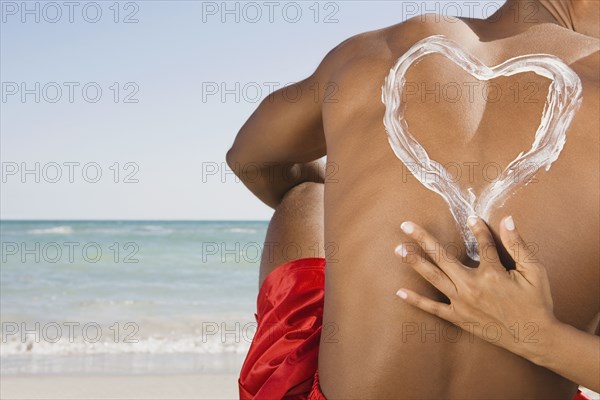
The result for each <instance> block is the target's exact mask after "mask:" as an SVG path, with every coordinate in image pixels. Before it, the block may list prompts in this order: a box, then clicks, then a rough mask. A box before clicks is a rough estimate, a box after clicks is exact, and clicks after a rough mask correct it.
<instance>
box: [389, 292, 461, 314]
mask: <svg viewBox="0 0 600 400" xmlns="http://www.w3.org/2000/svg"><path fill="white" fill-rule="evenodd" d="M396 295H397V296H398V297H400V298H401V299H403V300H404V301H406V302H407V303H408V304H412V305H413V306H415V307H417V308H420V309H421V310H423V311H425V312H428V313H429V314H432V315H435V316H437V317H440V318H443V319H445V320H446V321H450V322H452V307H451V306H450V305H449V304H446V303H440V302H439V301H434V300H431V299H428V298H427V297H425V296H421V295H420V294H417V293H415V292H413V291H412V290H408V289H404V288H403V289H400V290H398V292H396Z"/></svg>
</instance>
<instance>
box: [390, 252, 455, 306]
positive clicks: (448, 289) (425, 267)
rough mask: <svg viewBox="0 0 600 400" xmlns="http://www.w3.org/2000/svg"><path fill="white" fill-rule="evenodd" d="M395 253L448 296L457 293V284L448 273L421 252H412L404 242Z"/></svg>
mask: <svg viewBox="0 0 600 400" xmlns="http://www.w3.org/2000/svg"><path fill="white" fill-rule="evenodd" d="M395 253H396V255H397V256H398V257H400V258H401V259H402V262H404V263H405V264H408V265H410V266H411V267H412V269H414V270H415V271H416V272H417V273H418V274H419V275H421V276H422V277H423V278H425V280H427V281H428V282H429V283H431V284H432V285H433V286H434V287H435V288H436V289H438V290H439V291H440V292H442V293H444V294H445V295H446V296H452V295H454V294H455V293H456V286H455V285H454V283H453V282H452V280H451V279H450V278H449V277H448V275H446V274H445V273H444V272H443V271H442V270H441V269H439V268H438V267H437V266H435V265H434V264H432V263H430V262H429V261H427V260H426V259H425V258H424V257H422V256H421V255H420V254H419V253H417V254H410V253H409V251H408V250H407V246H406V245H404V244H401V245H399V246H398V247H396V250H395Z"/></svg>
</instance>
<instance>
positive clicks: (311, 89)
mask: <svg viewBox="0 0 600 400" xmlns="http://www.w3.org/2000/svg"><path fill="white" fill-rule="evenodd" d="M321 84H322V83H321V82H319V76H318V75H317V74H316V73H315V74H314V75H313V76H311V77H310V78H308V79H306V80H304V81H301V82H299V83H297V84H295V85H292V86H288V87H286V88H283V89H280V90H277V91H276V92H274V93H272V94H271V95H269V96H268V97H267V98H266V99H264V100H263V101H262V103H261V104H260V106H259V107H258V109H257V110H256V111H254V113H253V114H252V116H250V118H249V119H248V121H247V122H246V123H245V124H244V126H242V128H241V129H240V131H239V133H238V135H237V137H236V139H235V142H234V143H233V146H232V147H231V149H230V150H229V151H228V152H227V164H228V165H229V167H230V168H231V169H232V170H233V171H234V172H235V173H236V175H237V176H238V177H240V179H241V180H242V182H243V183H244V184H245V185H246V186H247V187H248V189H250V191H252V193H254V194H255V195H256V196H257V197H258V198H259V199H260V200H262V201H263V202H264V203H266V204H267V205H269V206H271V207H276V206H277V205H278V204H279V202H280V201H281V199H282V198H283V195H284V194H285V193H286V192H287V191H288V190H289V189H291V188H292V187H294V186H296V185H298V184H300V183H303V182H307V181H314V182H321V183H322V182H324V177H323V175H324V172H323V171H320V168H319V167H318V166H319V163H318V162H314V161H315V160H317V159H319V158H321V157H323V156H324V155H325V154H326V145H325V134H324V131H323V121H322V114H321V101H320V96H316V93H315V90H317V89H318V88H319V86H320V85H321ZM317 93H318V92H317ZM321 169H322V168H321Z"/></svg>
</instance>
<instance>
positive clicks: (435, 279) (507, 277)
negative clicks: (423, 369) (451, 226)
mask: <svg viewBox="0 0 600 400" xmlns="http://www.w3.org/2000/svg"><path fill="white" fill-rule="evenodd" d="M468 225H469V228H470V229H471V231H472V232H473V234H474V236H475V237H476V239H477V242H478V245H479V255H480V259H481V262H480V264H479V267H478V268H469V267H467V266H465V265H463V264H462V263H460V262H459V261H458V260H457V259H456V258H453V257H451V256H450V255H449V254H447V252H445V251H444V247H443V246H442V244H440V243H439V242H438V241H437V239H436V238H435V237H433V236H432V235H431V234H429V233H428V232H427V231H426V230H425V229H423V228H422V227H420V226H418V225H417V224H415V223H413V222H404V223H403V224H402V226H401V228H402V230H403V231H404V233H406V234H407V235H408V236H410V237H411V238H412V239H414V240H415V241H416V242H417V244H418V246H416V245H414V244H412V245H411V244H408V243H407V244H401V245H400V246H398V247H397V248H396V254H397V255H398V256H399V257H401V258H402V260H403V261H404V262H405V263H406V264H408V265H410V266H411V267H412V268H413V269H414V270H415V271H416V272H418V273H419V274H420V275H421V276H423V278H425V279H426V280H427V281H429V282H430V283H431V284H432V285H433V286H435V287H436V288H437V289H438V290H440V291H441V292H442V293H443V294H445V295H446V296H447V297H448V298H449V299H450V304H446V303H441V302H438V301H434V300H431V299H429V298H427V297H424V296H422V295H419V294H417V293H415V292H413V291H411V290H408V289H404V288H402V289H400V290H399V291H398V293H397V294H398V296H399V297H400V298H402V299H404V300H405V301H406V302H408V303H410V304H412V305H414V306H416V307H418V308H420V309H422V310H424V311H426V312H428V313H431V314H433V315H436V316H438V317H440V318H443V319H445V320H447V321H449V322H451V323H453V324H455V325H457V326H459V327H461V328H463V329H465V330H467V331H468V332H469V333H470V334H474V335H476V336H478V337H480V338H482V339H484V340H487V341H489V342H491V343H494V344H496V345H498V346H501V347H504V348H505V349H507V350H510V351H511V352H513V353H517V354H519V355H521V356H523V357H526V358H528V359H530V360H532V361H534V362H537V358H538V357H540V356H542V355H543V354H539V353H543V352H544V351H545V350H546V349H547V345H548V343H547V340H546V339H547V338H548V335H545V334H544V335H542V334H541V333H540V331H541V330H544V331H545V332H547V331H548V330H551V329H552V328H553V327H554V326H555V325H556V324H557V323H558V321H557V320H556V318H555V317H554V314H553V311H552V296H551V294H550V284H549V281H548V276H547V274H546V269H545V268H544V266H543V265H542V264H540V263H539V262H538V261H537V260H536V258H535V256H534V254H533V252H532V251H531V250H530V249H529V248H528V246H527V244H526V243H525V242H524V240H523V239H522V238H521V237H520V235H519V233H518V232H517V230H516V229H515V225H514V222H513V220H512V217H507V218H505V219H504V220H503V221H502V223H501V226H500V237H501V239H502V243H503V244H504V246H505V247H506V249H507V250H508V251H509V252H510V254H511V256H512V258H513V259H514V261H515V263H516V269H513V270H507V269H506V268H505V267H504V266H503V265H502V263H501V261H500V257H499V256H498V252H497V250H496V244H495V243H494V239H493V237H492V235H491V233H490V231H489V229H488V227H487V226H486V224H485V223H484V222H483V221H482V220H481V219H479V218H477V217H470V218H469V222H468ZM419 246H420V247H421V248H422V249H423V253H422V252H421V251H420V250H421V249H420V248H419ZM432 249H436V251H435V252H432V251H431V250H432ZM423 254H427V255H428V256H429V258H430V259H432V260H433V261H434V262H435V264H434V263H432V262H430V261H428V260H427V258H426V257H424V255H423Z"/></svg>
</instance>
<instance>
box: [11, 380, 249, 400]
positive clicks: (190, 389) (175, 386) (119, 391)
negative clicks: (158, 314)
mask: <svg viewBox="0 0 600 400" xmlns="http://www.w3.org/2000/svg"><path fill="white" fill-rule="evenodd" d="M0 383H1V384H0V397H1V398H2V399H3V400H4V399H6V400H13V399H14V400H16V399H40V400H41V399H47V400H49V399H53V400H55V399H79V400H84V399H94V400H95V399H163V400H164V399H177V400H180V399H182V400H183V399H237V398H238V390H237V376H236V375H235V374H229V375H227V374H221V375H166V376H165V375H163V376H151V375H142V376H138V375H131V376H61V375H59V376H53V375H46V376H43V375H42V376H36V375H29V376H2V377H0Z"/></svg>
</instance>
